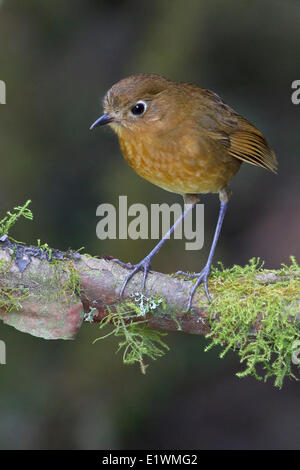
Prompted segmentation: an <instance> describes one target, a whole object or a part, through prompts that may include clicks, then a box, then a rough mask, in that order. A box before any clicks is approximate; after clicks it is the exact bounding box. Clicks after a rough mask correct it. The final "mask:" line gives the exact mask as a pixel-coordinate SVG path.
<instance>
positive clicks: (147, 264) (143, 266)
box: [113, 256, 151, 297]
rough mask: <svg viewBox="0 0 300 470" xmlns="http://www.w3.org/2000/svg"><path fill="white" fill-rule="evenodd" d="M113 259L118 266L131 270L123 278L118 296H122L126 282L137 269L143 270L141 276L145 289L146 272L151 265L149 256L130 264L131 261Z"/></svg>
mask: <svg viewBox="0 0 300 470" xmlns="http://www.w3.org/2000/svg"><path fill="white" fill-rule="evenodd" d="M113 261H115V262H116V263H118V264H120V266H123V268H127V269H131V270H132V271H131V272H130V273H129V274H127V276H126V278H125V281H124V282H123V286H122V289H121V291H120V297H122V295H123V293H124V290H125V288H126V286H127V284H128V282H129V281H130V279H131V278H132V277H133V276H134V275H135V274H136V273H137V272H138V271H144V277H143V286H142V288H143V290H144V289H145V285H146V278H147V274H148V272H149V271H150V267H151V258H150V257H148V256H146V258H144V259H143V260H142V261H140V262H139V263H138V264H131V263H123V262H122V261H120V260H118V259H113Z"/></svg>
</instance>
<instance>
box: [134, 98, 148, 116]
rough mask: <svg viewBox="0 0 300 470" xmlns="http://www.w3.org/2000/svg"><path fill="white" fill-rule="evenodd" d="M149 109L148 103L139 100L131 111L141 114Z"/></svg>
mask: <svg viewBox="0 0 300 470" xmlns="http://www.w3.org/2000/svg"><path fill="white" fill-rule="evenodd" d="M146 109H147V105H146V103H145V102H144V101H138V102H137V103H136V105H135V106H133V108H131V113H132V114H134V115H135V116H141V115H142V114H144V112H145V111H146Z"/></svg>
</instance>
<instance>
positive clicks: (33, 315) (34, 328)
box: [0, 239, 282, 339]
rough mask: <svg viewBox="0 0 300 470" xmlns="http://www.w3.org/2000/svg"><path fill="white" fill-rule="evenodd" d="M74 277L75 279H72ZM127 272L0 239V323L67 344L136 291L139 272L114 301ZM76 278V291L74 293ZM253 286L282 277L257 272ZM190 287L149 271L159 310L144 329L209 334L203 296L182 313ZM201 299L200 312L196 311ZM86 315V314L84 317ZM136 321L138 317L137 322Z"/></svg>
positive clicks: (108, 262) (103, 261) (104, 261)
mask: <svg viewBox="0 0 300 470" xmlns="http://www.w3.org/2000/svg"><path fill="white" fill-rule="evenodd" d="M74 274H76V276H74ZM127 274H128V270H127V269H126V268H123V267H122V266H120V265H119V264H117V263H116V262H114V261H113V260H112V259H111V258H110V257H103V258H100V259H98V258H92V257H89V256H83V255H78V254H74V253H73V252H69V253H64V252H60V251H59V250H53V251H52V262H49V253H47V252H45V251H43V250H40V249H39V248H37V247H26V246H21V245H16V244H12V243H11V242H10V241H9V240H8V239H7V240H4V241H1V240H0V318H1V319H2V320H3V321H4V323H6V324H9V325H11V326H14V327H15V328H17V329H18V330H21V331H23V332H26V333H30V334H32V335H34V336H39V337H43V338H45V339H72V338H74V337H75V335H76V333H77V332H78V330H79V329H80V327H81V325H82V322H83V320H84V319H86V320H88V321H91V322H95V323H97V322H99V321H100V320H101V319H102V318H104V317H105V316H106V315H107V313H108V311H107V306H109V307H110V308H112V309H113V308H115V307H116V305H117V304H119V303H124V302H126V301H128V300H129V299H131V300H132V294H134V293H136V292H141V285H142V277H143V274H142V273H137V274H136V275H135V276H134V277H133V278H132V280H130V282H129V284H128V285H127V287H126V290H125V293H124V296H123V297H122V299H120V297H119V293H120V289H121V287H122V284H123V281H124V278H125V276H126V275H127ZM75 278H78V280H79V285H80V291H78V292H77V293H76V292H74V285H73V280H74V279H75ZM257 280H258V282H272V283H273V282H277V281H278V280H282V276H278V278H277V276H276V273H273V272H272V273H268V272H267V271H266V272H262V273H260V274H259V275H258V279H257ZM191 287H192V282H191V281H187V280H184V279H178V278H174V277H171V276H170V275H167V274H162V273H159V272H154V271H153V272H150V273H149V274H148V277H147V282H146V290H145V292H144V295H145V296H147V297H151V298H163V299H164V301H165V309H163V308H159V309H157V311H156V310H155V311H153V313H148V314H147V315H146V317H145V318H146V319H147V322H148V326H149V327H150V328H154V329H160V330H181V331H182V332H185V333H193V334H200V335H203V334H206V333H208V332H209V331H210V330H209V323H208V311H207V306H208V305H207V300H206V297H205V296H204V295H203V293H202V292H201V291H202V290H200V292H196V294H195V296H194V299H193V303H192V309H191V311H189V312H188V313H187V312H186V311H185V310H186V306H187V302H188V295H189V292H190V289H191ZM200 299H201V301H202V302H201V305H203V307H202V308H200V307H199V300H200ZM88 312H92V313H90V314H89V315H87V313H88ZM138 319H139V320H140V319H141V318H140V317H139V318H138Z"/></svg>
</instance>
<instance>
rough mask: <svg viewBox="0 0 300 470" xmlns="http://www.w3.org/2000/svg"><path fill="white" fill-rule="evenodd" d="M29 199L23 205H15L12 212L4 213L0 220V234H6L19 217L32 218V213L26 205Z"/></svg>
mask: <svg viewBox="0 0 300 470" xmlns="http://www.w3.org/2000/svg"><path fill="white" fill-rule="evenodd" d="M30 204H31V201H30V200H28V201H27V202H26V203H25V204H24V205H23V206H17V207H15V208H14V209H13V211H12V212H10V211H8V212H7V213H6V215H5V216H4V217H3V218H2V219H1V220H0V235H7V234H8V233H9V231H10V229H11V228H12V226H13V225H15V223H16V222H17V221H18V220H19V219H20V218H21V217H24V218H25V219H29V220H32V219H33V214H32V212H31V210H30V209H28V206H29V205H30Z"/></svg>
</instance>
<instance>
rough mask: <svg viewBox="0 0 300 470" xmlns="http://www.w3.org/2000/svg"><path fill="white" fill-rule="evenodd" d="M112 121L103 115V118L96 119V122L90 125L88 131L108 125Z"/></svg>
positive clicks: (108, 116)
mask: <svg viewBox="0 0 300 470" xmlns="http://www.w3.org/2000/svg"><path fill="white" fill-rule="evenodd" d="M113 120H114V118H113V117H111V116H110V115H109V114H103V116H101V117H99V119H97V121H95V122H94V124H92V125H91V127H90V130H92V129H94V128H95V127H98V126H104V125H105V124H109V123H110V122H112V121H113Z"/></svg>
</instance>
